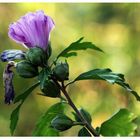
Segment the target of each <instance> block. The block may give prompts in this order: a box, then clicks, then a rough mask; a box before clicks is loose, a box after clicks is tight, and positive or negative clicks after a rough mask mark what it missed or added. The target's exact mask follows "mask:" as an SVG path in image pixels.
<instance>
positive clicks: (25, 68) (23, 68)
mask: <svg viewBox="0 0 140 140" xmlns="http://www.w3.org/2000/svg"><path fill="white" fill-rule="evenodd" d="M16 70H17V73H18V74H19V75H20V76H21V77H24V78H32V77H35V76H37V75H38V68H37V67H36V66H34V65H32V64H31V63H29V62H28V61H21V62H19V63H17V64H16Z"/></svg>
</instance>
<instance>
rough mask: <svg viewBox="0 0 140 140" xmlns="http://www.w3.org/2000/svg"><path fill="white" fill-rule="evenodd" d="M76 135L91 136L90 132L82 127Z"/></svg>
mask: <svg viewBox="0 0 140 140" xmlns="http://www.w3.org/2000/svg"><path fill="white" fill-rule="evenodd" d="M78 136H79V137H91V134H90V133H89V132H88V130H87V129H86V128H85V127H83V128H82V129H80V131H79V132H78Z"/></svg>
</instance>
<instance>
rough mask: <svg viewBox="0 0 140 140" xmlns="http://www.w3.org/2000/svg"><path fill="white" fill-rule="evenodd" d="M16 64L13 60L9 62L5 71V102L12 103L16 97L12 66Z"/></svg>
mask: <svg viewBox="0 0 140 140" xmlns="http://www.w3.org/2000/svg"><path fill="white" fill-rule="evenodd" d="M13 66H14V63H13V62H9V63H8V64H7V66H6V68H5V70H4V72H3V81H4V88H5V103H6V104H10V103H11V102H12V101H13V99H14V96H15V94H14V87H13V83H12V81H13V75H14V73H13V71H12V70H11V68H12V67H13Z"/></svg>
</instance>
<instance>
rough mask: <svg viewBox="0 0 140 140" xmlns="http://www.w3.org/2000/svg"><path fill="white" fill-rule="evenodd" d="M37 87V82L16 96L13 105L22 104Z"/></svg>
mask: <svg viewBox="0 0 140 140" xmlns="http://www.w3.org/2000/svg"><path fill="white" fill-rule="evenodd" d="M38 85H39V82H37V83H35V84H34V85H32V86H31V87H29V88H28V89H26V90H25V91H24V92H23V93H22V94H20V95H18V96H17V97H16V98H15V100H14V103H17V102H19V101H22V102H24V100H25V99H26V98H27V97H28V95H29V94H30V93H31V92H32V91H33V90H34V89H35V88H36V87H37V86H38Z"/></svg>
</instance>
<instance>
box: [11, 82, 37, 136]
mask: <svg viewBox="0 0 140 140" xmlns="http://www.w3.org/2000/svg"><path fill="white" fill-rule="evenodd" d="M38 85H39V82H38V83H36V84H34V85H32V86H31V87H30V88H28V89H27V90H26V91H24V92H23V93H22V94H20V95H19V96H17V97H16V98H15V100H14V103H17V102H19V101H21V103H20V104H19V105H18V106H17V107H16V108H15V109H14V110H13V112H12V113H11V116H10V120H11V121H10V132H11V135H13V134H14V131H15V129H16V126H17V123H18V118H19V111H20V107H21V106H22V104H23V103H24V101H25V99H26V98H27V97H28V95H29V94H30V93H31V92H32V91H33V90H34V89H35V88H36V87H37V86H38Z"/></svg>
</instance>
